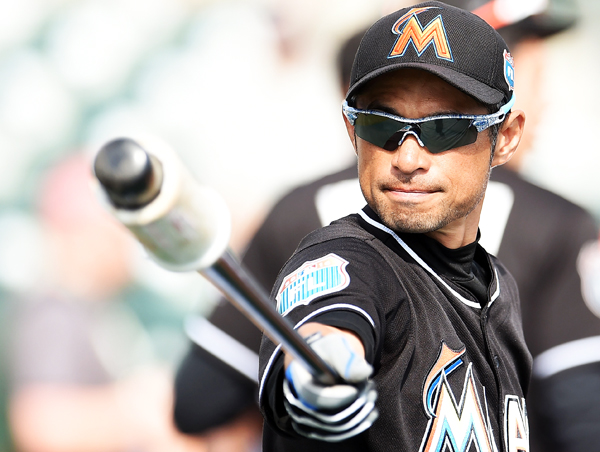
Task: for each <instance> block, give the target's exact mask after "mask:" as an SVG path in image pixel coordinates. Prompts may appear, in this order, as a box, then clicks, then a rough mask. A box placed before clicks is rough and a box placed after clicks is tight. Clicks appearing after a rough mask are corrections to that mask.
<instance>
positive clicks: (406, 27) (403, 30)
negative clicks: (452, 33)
mask: <svg viewBox="0 0 600 452" xmlns="http://www.w3.org/2000/svg"><path fill="white" fill-rule="evenodd" d="M430 9H440V8H438V7H436V6H432V7H423V8H412V9H411V10H409V11H408V12H407V13H406V14H404V15H403V16H402V17H401V18H400V19H398V20H397V21H396V23H395V24H394V26H393V27H392V32H393V33H394V34H396V35H399V36H398V39H397V40H396V43H395V44H394V48H393V49H392V51H391V52H390V55H389V56H388V58H396V57H401V56H403V55H404V53H405V52H406V49H407V48H408V46H409V45H410V44H411V43H412V45H413V47H414V49H415V51H416V52H417V55H418V56H421V55H422V54H423V52H425V50H426V49H427V47H429V46H430V45H433V47H434V49H435V55H436V57H437V58H440V59H443V60H448V61H454V58H453V57H452V50H451V49H450V44H449V42H448V35H447V34H446V28H445V27H444V21H443V20H442V15H441V14H440V15H438V16H437V17H435V19H433V20H432V21H431V22H429V23H428V24H427V26H425V27H423V26H422V25H421V22H420V21H419V18H418V17H417V15H418V14H420V13H422V12H424V11H429V10H430Z"/></svg>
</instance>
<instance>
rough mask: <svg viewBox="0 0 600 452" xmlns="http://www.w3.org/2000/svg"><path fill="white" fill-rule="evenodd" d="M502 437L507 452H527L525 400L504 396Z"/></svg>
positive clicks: (527, 434) (527, 430) (527, 428)
mask: <svg viewBox="0 0 600 452" xmlns="http://www.w3.org/2000/svg"><path fill="white" fill-rule="evenodd" d="M504 417H505V422H504V431H505V432H504V435H505V437H506V451H507V452H529V424H528V422H527V409H526V408H525V399H522V400H519V398H518V397H515V396H506V402H505V407H504Z"/></svg>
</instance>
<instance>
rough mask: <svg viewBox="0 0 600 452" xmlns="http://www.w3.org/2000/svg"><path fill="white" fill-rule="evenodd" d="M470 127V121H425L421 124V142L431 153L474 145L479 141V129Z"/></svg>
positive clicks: (447, 119) (448, 119)
mask: <svg viewBox="0 0 600 452" xmlns="http://www.w3.org/2000/svg"><path fill="white" fill-rule="evenodd" d="M470 125H471V120H470V119H456V118H445V119H434V120H431V121H425V122H422V123H419V126H420V127H421V140H423V143H425V146H427V149H429V151H430V152H443V151H447V150H449V149H454V148H458V147H461V146H466V145H468V144H473V143H475V141H477V129H476V128H475V127H471V126H470Z"/></svg>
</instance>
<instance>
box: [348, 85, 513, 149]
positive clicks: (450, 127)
mask: <svg viewBox="0 0 600 452" xmlns="http://www.w3.org/2000/svg"><path fill="white" fill-rule="evenodd" d="M514 103H515V95H514V94H513V95H512V98H511V99H510V101H509V102H508V103H507V104H505V105H503V106H502V107H501V108H500V110H498V111H497V112H496V113H492V114H490V115H461V114H456V115H440V116H429V117H427V118H419V119H409V118H403V117H401V116H395V115H392V114H390V113H385V112H383V111H377V110H359V109H356V108H353V107H350V106H349V105H348V102H347V101H344V103H343V104H342V111H343V112H344V115H346V118H348V121H349V122H350V124H352V125H353V126H354V130H355V131H356V135H358V136H359V137H360V138H362V139H363V140H365V141H368V142H369V143H371V144H374V145H375V146H378V147H380V148H382V149H385V150H386V151H393V150H395V149H396V148H397V147H398V146H400V145H401V144H402V143H403V142H404V139H405V138H406V137H407V136H408V135H412V136H414V137H415V138H416V139H417V140H418V142H419V144H420V145H421V146H422V147H425V148H427V149H428V150H429V152H432V153H434V154H435V153H438V152H444V151H447V150H449V149H454V148H458V147H461V146H466V145H468V144H473V143H475V141H477V134H478V133H479V132H482V131H484V130H485V129H487V128H488V127H490V126H493V125H494V124H498V123H500V122H502V121H503V120H504V118H505V117H506V114H507V113H508V112H509V111H510V109H511V108H512V106H513V105H514Z"/></svg>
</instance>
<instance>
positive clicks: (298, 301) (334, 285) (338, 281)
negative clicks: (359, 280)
mask: <svg viewBox="0 0 600 452" xmlns="http://www.w3.org/2000/svg"><path fill="white" fill-rule="evenodd" d="M347 265H348V261H347V260H345V259H342V258H341V257H339V256H338V255H337V254H333V253H330V254H328V255H327V256H324V257H321V258H319V259H317V260H314V261H308V262H305V263H304V264H302V266H301V267H300V268H299V269H297V270H296V271H294V272H292V273H290V274H289V275H287V276H286V277H285V278H284V279H283V281H282V283H281V286H280V287H279V290H278V291H277V296H276V297H275V300H276V301H277V311H278V312H279V313H280V314H281V315H286V314H287V313H288V312H290V311H291V310H292V309H294V308H295V307H296V306H301V305H307V304H308V303H310V302H311V301H312V300H314V299H315V298H317V297H320V296H323V295H326V294H330V293H333V292H339V291H340V290H342V289H345V288H346V287H348V284H350V275H349V274H348V272H347V271H346V266H347Z"/></svg>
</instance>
